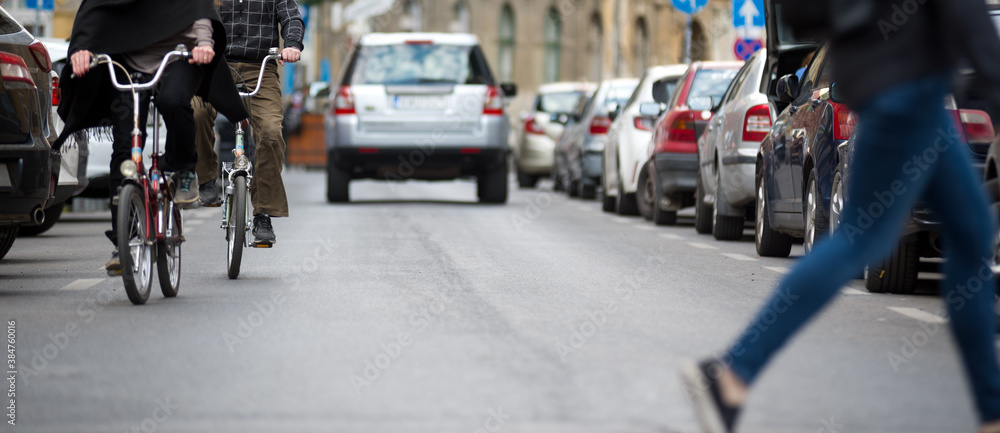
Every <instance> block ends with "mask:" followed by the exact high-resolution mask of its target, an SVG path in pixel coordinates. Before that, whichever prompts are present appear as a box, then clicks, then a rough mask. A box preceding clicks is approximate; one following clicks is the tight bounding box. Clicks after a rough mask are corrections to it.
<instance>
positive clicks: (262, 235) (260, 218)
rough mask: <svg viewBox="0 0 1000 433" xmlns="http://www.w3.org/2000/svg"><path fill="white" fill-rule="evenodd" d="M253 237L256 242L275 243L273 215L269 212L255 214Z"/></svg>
mask: <svg viewBox="0 0 1000 433" xmlns="http://www.w3.org/2000/svg"><path fill="white" fill-rule="evenodd" d="M253 238H254V243H258V244H273V243H274V239H275V238H274V228H273V227H271V217H269V216H267V214H259V215H254V216H253Z"/></svg>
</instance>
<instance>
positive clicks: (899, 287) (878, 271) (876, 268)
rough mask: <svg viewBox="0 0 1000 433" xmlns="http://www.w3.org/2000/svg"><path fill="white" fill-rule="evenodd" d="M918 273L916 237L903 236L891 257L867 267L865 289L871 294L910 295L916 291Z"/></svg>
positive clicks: (918, 258) (918, 255) (918, 257)
mask: <svg viewBox="0 0 1000 433" xmlns="http://www.w3.org/2000/svg"><path fill="white" fill-rule="evenodd" d="M919 272H920V250H919V245H918V244H917V237H916V236H913V235H910V236H905V237H903V239H902V240H900V241H899V246H898V247H896V251H894V252H893V253H892V256H889V257H888V258H886V259H884V260H882V261H880V262H877V263H876V264H874V265H871V266H869V267H868V274H867V275H866V276H865V288H867V289H868V291H869V292H872V293H895V294H910V293H913V292H914V291H916V290H917V275H918V273H919Z"/></svg>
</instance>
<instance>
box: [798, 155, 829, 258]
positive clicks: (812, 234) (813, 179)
mask: <svg viewBox="0 0 1000 433" xmlns="http://www.w3.org/2000/svg"><path fill="white" fill-rule="evenodd" d="M821 201H822V197H821V196H820V194H819V181H818V180H817V175H816V169H813V170H812V172H811V173H809V183H808V187H806V202H805V205H804V207H805V209H803V210H804V212H803V213H804V214H805V215H804V217H805V223H806V232H805V239H804V240H803V242H802V243H803V246H804V247H805V250H806V254H809V253H811V252H812V250H813V248H816V244H817V243H819V242H820V241H822V240H823V239H825V238H826V235H827V232H828V231H829V228H828V227H827V225H828V223H829V220H828V219H827V216H826V211H825V210H823V204H822V203H821Z"/></svg>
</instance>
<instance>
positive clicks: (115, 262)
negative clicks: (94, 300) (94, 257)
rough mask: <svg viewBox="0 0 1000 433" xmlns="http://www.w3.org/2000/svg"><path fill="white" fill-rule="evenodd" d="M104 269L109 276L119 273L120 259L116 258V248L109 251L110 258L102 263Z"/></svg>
mask: <svg viewBox="0 0 1000 433" xmlns="http://www.w3.org/2000/svg"><path fill="white" fill-rule="evenodd" d="M104 270H106V271H108V275H111V276H115V275H121V273H122V261H121V259H119V258H118V250H114V251H112V252H111V260H108V262H107V263H105V264H104Z"/></svg>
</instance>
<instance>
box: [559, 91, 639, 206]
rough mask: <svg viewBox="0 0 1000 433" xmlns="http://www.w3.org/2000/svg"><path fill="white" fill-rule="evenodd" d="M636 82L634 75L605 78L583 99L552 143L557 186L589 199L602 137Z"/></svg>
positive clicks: (599, 168) (598, 166) (598, 173)
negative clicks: (557, 139) (564, 129)
mask: <svg viewBox="0 0 1000 433" xmlns="http://www.w3.org/2000/svg"><path fill="white" fill-rule="evenodd" d="M638 85H639V80H637V79H634V78H618V79H614V80H606V81H604V82H603V83H601V86H600V87H598V88H597V91H596V92H595V93H594V95H593V96H592V97H591V98H590V99H589V100H588V101H587V103H586V105H585V106H584V107H583V111H582V112H581V113H580V116H579V118H577V119H573V120H574V121H573V124H572V125H571V126H569V127H568V128H566V131H565V132H564V133H563V135H562V138H561V139H560V140H559V142H558V143H557V144H556V153H555V169H554V170H553V176H555V180H556V184H557V186H561V187H565V188H566V192H567V193H569V196H570V197H583V198H586V199H592V198H595V197H596V196H597V185H599V184H600V178H601V171H602V165H603V163H602V160H603V156H604V141H605V139H606V138H607V136H608V132H609V131H611V124H612V122H614V120H615V118H616V117H617V116H618V113H620V112H621V109H622V107H624V106H625V103H626V102H628V99H629V97H630V96H632V92H634V91H635V88H636V86H638Z"/></svg>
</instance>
